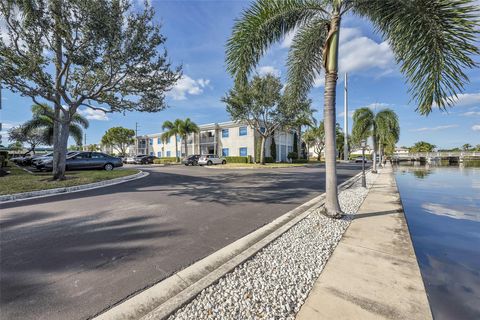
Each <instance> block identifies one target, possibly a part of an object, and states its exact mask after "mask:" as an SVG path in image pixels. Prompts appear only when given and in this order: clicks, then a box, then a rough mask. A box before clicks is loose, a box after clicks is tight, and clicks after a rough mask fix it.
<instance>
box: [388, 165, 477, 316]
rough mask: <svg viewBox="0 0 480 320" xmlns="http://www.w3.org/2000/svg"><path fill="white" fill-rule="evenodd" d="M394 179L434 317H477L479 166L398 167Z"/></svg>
mask: <svg viewBox="0 0 480 320" xmlns="http://www.w3.org/2000/svg"><path fill="white" fill-rule="evenodd" d="M396 179H397V184H398V187H399V191H400V195H401V198H402V204H403V206H404V209H405V214H406V217H407V221H408V225H409V229H410V232H411V235H412V240H413V245H414V247H415V252H416V254H417V258H418V262H419V266H420V269H421V272H422V277H423V280H424V283H425V287H426V289H427V294H428V299H429V302H430V306H431V308H432V313H433V315H434V317H435V319H480V192H479V189H480V167H475V166H470V165H469V164H466V163H464V164H463V165H462V166H459V165H457V166H441V165H438V164H437V165H435V164H433V165H432V164H430V165H427V166H421V165H418V164H417V165H408V166H403V165H402V166H399V167H398V168H397V171H396Z"/></svg>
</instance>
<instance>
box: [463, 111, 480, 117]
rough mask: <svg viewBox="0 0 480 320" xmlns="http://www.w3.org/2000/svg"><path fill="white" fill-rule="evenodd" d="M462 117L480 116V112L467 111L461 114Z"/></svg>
mask: <svg viewBox="0 0 480 320" xmlns="http://www.w3.org/2000/svg"><path fill="white" fill-rule="evenodd" d="M461 115H462V116H467V117H468V116H480V111H467V112H464V113H462V114H461Z"/></svg>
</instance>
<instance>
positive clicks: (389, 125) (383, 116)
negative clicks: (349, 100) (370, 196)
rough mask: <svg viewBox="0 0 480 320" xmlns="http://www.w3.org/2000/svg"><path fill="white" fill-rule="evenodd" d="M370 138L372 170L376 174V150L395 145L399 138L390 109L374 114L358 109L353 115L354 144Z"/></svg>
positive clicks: (397, 126) (394, 116)
mask: <svg viewBox="0 0 480 320" xmlns="http://www.w3.org/2000/svg"><path fill="white" fill-rule="evenodd" d="M370 137H371V138H372V144H373V168H372V172H373V173H377V150H378V148H379V145H382V144H392V143H393V144H395V143H396V142H398V138H399V137H400V125H399V122H398V117H397V114H396V113H395V112H394V111H393V110H391V109H388V108H387V109H383V110H381V111H379V112H377V113H376V114H375V113H374V112H373V111H372V110H370V109H369V108H366V107H365V108H360V109H357V110H355V112H354V113H353V127H352V139H353V141H354V142H355V143H357V144H358V143H359V142H360V141H361V140H364V139H367V138H370Z"/></svg>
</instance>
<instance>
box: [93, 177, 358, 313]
mask: <svg viewBox="0 0 480 320" xmlns="http://www.w3.org/2000/svg"><path fill="white" fill-rule="evenodd" d="M360 177H361V173H359V174H357V175H355V176H354V177H352V178H350V179H349V180H347V181H345V182H343V183H342V184H340V185H339V190H344V189H347V188H349V187H350V186H351V185H352V184H353V183H355V181H357V180H358V179H359V178H360ZM324 198H325V194H321V195H320V196H317V197H315V198H313V199H312V200H310V201H308V202H306V203H304V204H302V205H301V206H299V207H297V208H295V209H293V210H291V211H289V212H287V213H285V214H284V215H282V216H281V217H279V218H277V219H275V220H274V221H272V222H271V223H269V224H267V225H265V226H263V227H261V228H259V229H258V230H256V231H254V232H252V233H250V234H248V235H246V236H245V237H243V238H241V239H239V240H237V241H235V242H233V243H231V244H230V245H228V246H226V247H224V248H222V249H220V250H218V251H216V252H214V253H213V254H211V255H209V256H207V257H205V258H203V259H201V260H199V261H197V262H196V263H194V264H192V265H191V266H189V267H187V268H185V269H183V270H181V271H179V272H177V273H175V274H174V275H172V276H170V277H168V278H166V279H164V280H162V281H161V282H159V283H157V284H155V285H153V286H152V287H150V288H148V289H146V290H144V291H142V292H140V293H138V294H137V295H135V296H133V297H131V298H129V299H128V300H125V301H124V302H122V303H120V304H118V305H116V306H114V307H112V308H111V309H108V310H107V311H105V312H104V313H101V314H99V315H98V316H96V317H95V318H94V319H95V320H127V319H128V320H133V319H142V320H147V319H155V320H160V319H165V318H167V317H168V316H169V315H171V314H172V313H174V312H175V311H176V310H178V309H179V308H181V307H182V306H183V305H185V304H186V303H188V302H190V301H191V300H192V299H193V298H195V297H196V296H197V295H198V294H199V293H200V292H201V291H202V290H203V289H205V288H207V287H209V286H210V285H212V284H214V283H215V282H216V281H218V280H219V279H220V278H221V277H223V276H224V275H225V274H227V273H228V272H230V271H232V270H233V269H234V268H235V267H237V266H238V265H240V264H241V263H243V262H244V261H246V260H248V259H249V258H250V257H252V256H253V255H255V254H256V253H257V252H258V251H260V250H261V249H262V248H264V247H265V246H267V245H268V244H269V243H271V242H272V241H274V240H275V239H276V238H278V237H279V236H281V235H282V234H283V233H285V232H286V231H288V230H289V229H290V228H291V227H293V226H294V225H295V224H297V223H298V222H300V221H301V220H302V219H304V218H305V217H307V216H308V215H309V214H310V213H311V212H313V211H314V210H315V209H317V208H318V207H320V206H322V205H323V203H324Z"/></svg>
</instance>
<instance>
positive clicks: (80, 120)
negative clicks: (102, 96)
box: [72, 113, 90, 129]
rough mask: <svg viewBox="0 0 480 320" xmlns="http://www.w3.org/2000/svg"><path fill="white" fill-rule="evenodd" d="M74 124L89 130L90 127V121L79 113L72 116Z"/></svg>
mask: <svg viewBox="0 0 480 320" xmlns="http://www.w3.org/2000/svg"><path fill="white" fill-rule="evenodd" d="M72 123H76V124H78V125H81V126H82V127H83V128H84V129H88V126H89V125H90V122H89V121H88V119H87V118H85V117H84V116H82V115H81V114H78V113H75V114H74V115H73V116H72Z"/></svg>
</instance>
